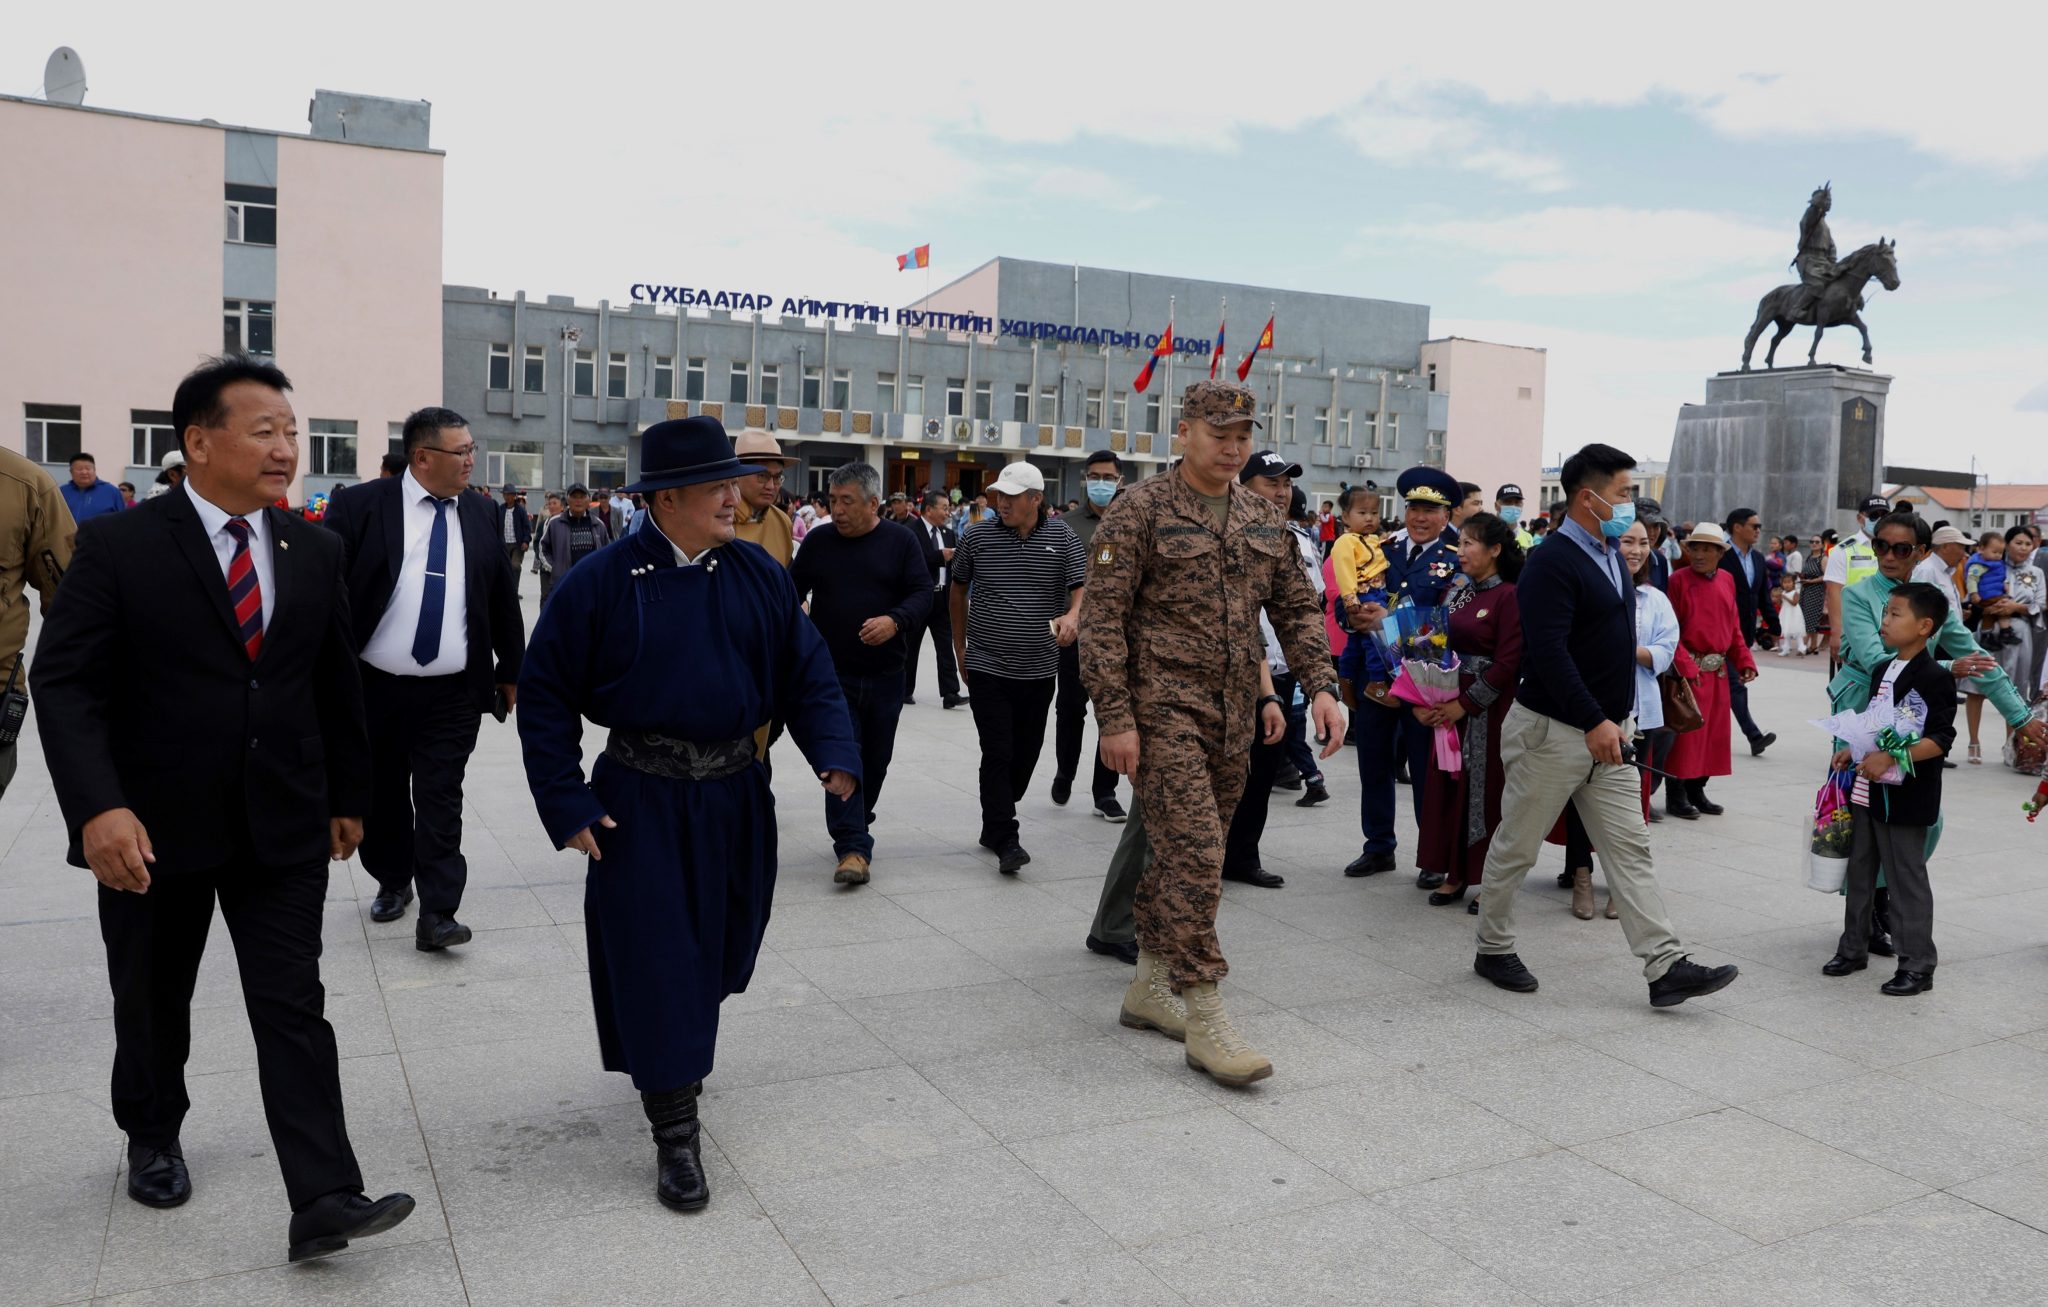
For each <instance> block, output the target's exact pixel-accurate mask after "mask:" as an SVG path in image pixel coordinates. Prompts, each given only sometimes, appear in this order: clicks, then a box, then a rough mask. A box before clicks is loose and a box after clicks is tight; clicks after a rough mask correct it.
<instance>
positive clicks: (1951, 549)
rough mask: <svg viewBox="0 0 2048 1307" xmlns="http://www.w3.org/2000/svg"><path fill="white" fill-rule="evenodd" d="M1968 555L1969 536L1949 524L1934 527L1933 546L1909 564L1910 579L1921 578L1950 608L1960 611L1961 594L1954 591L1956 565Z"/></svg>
mask: <svg viewBox="0 0 2048 1307" xmlns="http://www.w3.org/2000/svg"><path fill="white" fill-rule="evenodd" d="M1969 556H1970V537H1968V536H1966V535H1964V534H1963V533H1962V532H1961V531H1958V530H1956V529H1955V528H1954V527H1952V526H1944V527H1937V528H1936V529H1935V532H1934V550H1933V552H1932V553H1930V554H1928V555H1927V557H1925V558H1923V559H1921V560H1920V561H1919V562H1918V563H1916V564H1914V566H1913V579H1914V580H1915V581H1925V582H1926V583H1927V584H1929V585H1931V586H1933V587H1934V588H1935V589H1937V590H1939V591H1941V594H1942V597H1943V598H1945V599H1947V600H1948V605H1949V608H1950V609H1951V610H1952V611H1954V612H1958V613H1960V612H1962V611H1963V597H1962V596H1961V595H1960V594H1957V593H1956V576H1955V571H1956V568H1958V567H1960V566H1962V562H1963V560H1964V559H1965V558H1968V557H1969Z"/></svg>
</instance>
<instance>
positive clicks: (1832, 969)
mask: <svg viewBox="0 0 2048 1307" xmlns="http://www.w3.org/2000/svg"><path fill="white" fill-rule="evenodd" d="M1869 965H1870V959H1869V958H1845V957H1843V956H1842V955H1841V954H1839V953H1837V954H1835V955H1834V956H1833V957H1831V958H1829V959H1828V960H1827V961H1825V962H1823V963H1821V964H1820V974H1822V975H1823V976H1846V975H1848V974H1849V973H1850V972H1852V971H1861V970H1863V968H1865V967H1867V966H1869Z"/></svg>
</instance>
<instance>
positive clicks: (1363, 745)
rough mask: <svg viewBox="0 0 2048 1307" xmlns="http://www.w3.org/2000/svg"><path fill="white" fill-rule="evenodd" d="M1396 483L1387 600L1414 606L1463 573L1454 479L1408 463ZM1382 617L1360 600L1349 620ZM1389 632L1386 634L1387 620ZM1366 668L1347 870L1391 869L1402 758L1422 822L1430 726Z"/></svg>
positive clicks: (1426, 884) (1425, 876)
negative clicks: (1357, 848) (1397, 513)
mask: <svg viewBox="0 0 2048 1307" xmlns="http://www.w3.org/2000/svg"><path fill="white" fill-rule="evenodd" d="M1394 488H1395V491H1396V493H1398V494H1399V495H1400V496H1401V498H1402V499H1403V500H1405V501H1406V502H1407V505H1408V509H1407V515H1406V518H1405V521H1404V525H1405V528H1406V529H1405V530H1403V531H1401V532H1398V533H1396V534H1395V536H1394V537H1393V538H1392V539H1390V540H1389V541H1388V542H1387V546H1386V553H1387V574H1386V580H1385V584H1386V587H1387V604H1388V608H1389V609H1391V608H1392V607H1394V606H1397V605H1399V604H1400V602H1401V599H1402V597H1403V596H1406V597H1408V598H1409V599H1411V600H1413V601H1414V602H1415V604H1416V605H1417V606H1418V607H1422V608H1428V607H1433V606H1435V605H1437V604H1440V603H1442V602H1444V599H1445V597H1446V596H1448V595H1449V593H1450V591H1451V587H1452V586H1453V585H1454V584H1456V583H1457V582H1458V580H1459V579H1460V576H1461V574H1460V573H1459V571H1458V534H1457V532H1455V531H1453V530H1452V529H1451V509H1452V507H1453V506H1455V505H1456V504H1457V502H1458V483H1457V481H1455V480H1454V479H1452V477H1450V476H1449V475H1448V474H1447V473H1445V472H1443V471H1441V470H1440V469H1438V468H1433V467H1411V468H1409V469H1408V470H1407V471H1406V472H1403V473H1402V474H1401V476H1400V479H1399V480H1398V481H1396V482H1395V483H1394ZM1385 617H1386V610H1382V609H1380V608H1378V606H1377V605H1372V604H1366V605H1363V606H1362V607H1361V609H1360V612H1359V616H1358V617H1357V618H1356V619H1355V620H1356V621H1357V622H1358V623H1359V624H1360V629H1362V630H1377V629H1379V627H1380V625H1381V623H1382V621H1383V620H1385ZM1387 633H1388V635H1389V636H1390V637H1391V635H1392V634H1393V631H1392V628H1391V627H1388V628H1387ZM1380 670H1385V671H1390V670H1391V669H1380ZM1368 675H1372V676H1374V679H1372V680H1368V681H1366V682H1364V683H1363V684H1361V685H1359V686H1358V687H1357V689H1358V715H1357V716H1356V717H1355V718H1354V719H1353V721H1352V726H1353V728H1354V731H1355V734H1356V736H1357V740H1358V780H1359V785H1360V793H1359V826H1360V827H1361V829H1362V830H1363V831H1364V834H1365V851H1364V852H1363V853H1361V854H1359V856H1358V857H1357V858H1355V859H1353V861H1352V863H1351V865H1350V866H1348V867H1346V868H1344V874H1345V875H1347V876H1370V875H1373V874H1374V873H1375V872H1381V871H1392V870H1393V869H1394V848H1395V839H1394V773H1395V771H1396V769H1397V766H1398V764H1399V762H1400V761H1402V760H1404V759H1405V760H1406V762H1407V764H1408V775H1409V776H1410V777H1411V778H1412V780H1411V785H1410V788H1411V789H1412V790H1413V791H1414V799H1415V824H1416V826H1417V827H1418V828H1419V827H1420V826H1421V825H1422V788H1423V787H1422V778H1423V777H1425V776H1427V775H1428V774H1429V747H1430V734H1429V730H1428V728H1427V727H1425V726H1423V725H1422V724H1421V723H1420V722H1418V721H1416V720H1415V715H1414V714H1413V713H1411V712H1409V711H1408V705H1407V704H1405V703H1402V702H1401V701H1400V700H1399V699H1396V698H1393V697H1392V696H1390V695H1389V694H1388V693H1387V685H1388V682H1387V681H1384V680H1380V679H1377V677H1378V672H1377V671H1375V672H1369V673H1368ZM1415 883H1416V885H1417V886H1418V887H1420V888H1422V889H1435V888H1436V887H1437V886H1439V885H1441V884H1443V877H1442V876H1441V875H1440V874H1433V873H1430V872H1421V873H1419V874H1417V876H1416V878H1415Z"/></svg>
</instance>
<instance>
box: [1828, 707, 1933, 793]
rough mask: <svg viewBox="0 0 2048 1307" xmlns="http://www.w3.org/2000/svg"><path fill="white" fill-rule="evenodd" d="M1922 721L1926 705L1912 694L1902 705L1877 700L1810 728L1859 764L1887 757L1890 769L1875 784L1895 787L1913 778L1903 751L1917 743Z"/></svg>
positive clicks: (1836, 715)
mask: <svg viewBox="0 0 2048 1307" xmlns="http://www.w3.org/2000/svg"><path fill="white" fill-rule="evenodd" d="M1926 721H1927V701H1926V700H1925V699H1923V698H1921V697H1920V692H1919V691H1918V690H1915V691H1913V692H1912V693H1910V694H1908V695H1907V696H1906V701H1905V702H1904V703H1900V704H1894V703H1892V702H1891V701H1889V700H1887V699H1882V698H1880V699H1879V700H1878V701H1877V702H1876V703H1873V704H1871V705H1870V706H1869V707H1868V708H1865V709H1864V710H1863V711H1862V712H1843V713H1836V714H1835V715H1834V716H1832V717H1822V718H1819V719H1817V720H1815V721H1814V722H1813V723H1812V724H1813V725H1815V726H1818V727H1820V728H1821V729H1822V730H1824V731H1826V732H1827V733H1828V734H1830V735H1832V736H1834V737H1835V738H1836V739H1838V740H1840V741H1841V742H1842V747H1844V748H1846V749H1847V750H1848V751H1849V756H1850V757H1851V758H1852V759H1854V760H1855V761H1856V762H1857V763H1859V764H1860V763H1861V762H1862V761H1863V759H1864V758H1866V757H1868V756H1869V755H1870V754H1872V753H1888V754H1890V755H1891V756H1892V759H1893V761H1892V765H1891V769H1890V770H1889V771H1887V772H1885V774H1884V775H1882V776H1880V777H1878V778H1877V783H1878V784H1879V785H1899V784H1902V783H1904V781H1905V779H1906V778H1907V777H1908V776H1911V775H1912V774H1913V761H1912V759H1911V758H1909V757H1908V756H1907V751H1908V750H1909V749H1911V748H1912V747H1913V746H1914V745H1915V744H1918V743H1919V742H1920V728H1921V726H1922V725H1924V724H1925V723H1926Z"/></svg>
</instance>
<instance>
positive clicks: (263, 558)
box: [185, 480, 277, 631]
mask: <svg viewBox="0 0 2048 1307" xmlns="http://www.w3.org/2000/svg"><path fill="white" fill-rule="evenodd" d="M185 493H186V494H188V495H190V496H191V497H192V507H193V508H195V509H197V510H198V512H199V524H200V525H201V526H203V527H205V528H206V541H207V543H208V544H210V545H212V546H213V556H214V557H215V558H218V559H220V576H221V580H222V581H226V580H227V576H228V564H229V563H231V562H233V561H234V558H235V538H234V537H233V536H232V535H230V534H228V519H229V518H230V517H232V516H234V514H232V513H230V512H228V511H227V510H226V509H224V508H216V507H215V506H214V505H212V504H210V503H208V502H207V501H206V500H204V499H202V498H200V495H199V488H198V487H197V486H195V485H193V484H192V483H191V481H189V480H188V481H186V482H185ZM242 520H243V521H244V522H247V523H248V524H249V561H250V562H251V563H253V564H255V567H256V588H257V590H259V591H260V592H261V593H262V595H263V629H264V630H266V631H268V630H269V629H270V615H271V614H272V613H274V612H276V611H277V568H276V566H275V564H274V563H273V561H272V559H271V556H270V550H271V544H270V523H269V522H267V521H265V520H264V516H263V510H262V509H260V508H259V509H257V510H256V511H255V512H253V513H250V514H248V515H246V516H245V517H243V518H242Z"/></svg>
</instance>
